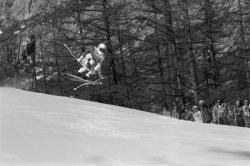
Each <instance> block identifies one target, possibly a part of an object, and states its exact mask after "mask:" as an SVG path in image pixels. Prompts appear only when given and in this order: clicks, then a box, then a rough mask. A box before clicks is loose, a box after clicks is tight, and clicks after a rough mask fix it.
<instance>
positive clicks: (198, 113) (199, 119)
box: [193, 105, 202, 123]
mask: <svg viewBox="0 0 250 166" xmlns="http://www.w3.org/2000/svg"><path fill="white" fill-rule="evenodd" d="M193 111H194V114H193V117H194V121H195V122H199V123H202V116H201V111H200V110H199V109H198V107H197V106H196V105H195V106H194V107H193Z"/></svg>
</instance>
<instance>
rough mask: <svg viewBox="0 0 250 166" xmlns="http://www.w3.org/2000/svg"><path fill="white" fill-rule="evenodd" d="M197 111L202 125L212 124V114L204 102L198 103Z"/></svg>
mask: <svg viewBox="0 0 250 166" xmlns="http://www.w3.org/2000/svg"><path fill="white" fill-rule="evenodd" d="M198 109H199V111H200V112H201V117H202V122H203V123H211V122H212V112H211V110H210V109H208V108H207V106H206V104H205V101H204V100H200V101H199V107H198Z"/></svg>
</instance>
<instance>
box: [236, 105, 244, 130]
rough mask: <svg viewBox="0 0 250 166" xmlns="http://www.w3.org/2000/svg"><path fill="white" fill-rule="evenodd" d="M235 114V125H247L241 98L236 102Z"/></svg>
mask: <svg viewBox="0 0 250 166" xmlns="http://www.w3.org/2000/svg"><path fill="white" fill-rule="evenodd" d="M234 116H235V125H236V126H240V127H245V121H244V113H243V107H242V103H241V101H240V100H237V101H236V102H235V106H234Z"/></svg>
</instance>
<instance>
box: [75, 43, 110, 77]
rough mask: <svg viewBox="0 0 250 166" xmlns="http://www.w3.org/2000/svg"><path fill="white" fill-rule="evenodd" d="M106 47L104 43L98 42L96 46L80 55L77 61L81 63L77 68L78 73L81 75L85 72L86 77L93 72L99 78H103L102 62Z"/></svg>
mask: <svg viewBox="0 0 250 166" xmlns="http://www.w3.org/2000/svg"><path fill="white" fill-rule="evenodd" d="M106 49H107V47H106V45H105V44H104V43H100V44H99V45H98V47H95V48H94V49H93V50H92V51H91V52H89V53H87V54H86V55H82V56H80V57H79V58H78V59H77V61H78V62H79V63H80V64H81V65H82V67H81V68H80V69H79V70H78V74H80V75H82V74H83V73H85V72H87V73H86V74H85V75H86V77H87V78H90V76H92V75H95V74H98V76H99V77H100V78H103V75H102V63H103V61H104V59H105V51H106Z"/></svg>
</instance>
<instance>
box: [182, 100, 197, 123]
mask: <svg viewBox="0 0 250 166" xmlns="http://www.w3.org/2000/svg"><path fill="white" fill-rule="evenodd" d="M181 119H183V120H189V121H194V117H193V113H192V110H191V108H190V105H189V104H187V105H186V106H185V108H184V112H183V113H182V114H181Z"/></svg>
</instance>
